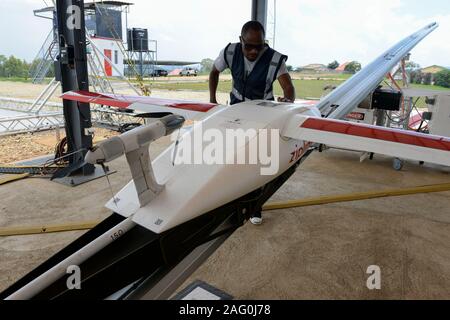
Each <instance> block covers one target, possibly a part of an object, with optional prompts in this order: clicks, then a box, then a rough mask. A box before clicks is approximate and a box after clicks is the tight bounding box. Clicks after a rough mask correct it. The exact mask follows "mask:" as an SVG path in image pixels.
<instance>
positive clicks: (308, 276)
mask: <svg viewBox="0 0 450 320" xmlns="http://www.w3.org/2000/svg"><path fill="white" fill-rule="evenodd" d="M168 142H169V139H168V138H164V139H161V140H159V141H157V142H156V143H155V144H153V145H152V147H151V155H152V156H155V155H156V154H158V153H159V152H160V151H162V150H163V149H164V148H165V147H166V146H167V145H168ZM358 159H359V154H358V153H353V152H347V151H340V150H328V151H326V152H324V153H316V154H313V155H311V156H310V158H309V159H307V160H306V162H305V163H304V164H303V165H302V166H301V167H300V168H299V170H298V172H297V173H296V174H295V175H294V176H293V177H291V179H290V180H289V181H288V182H287V183H286V184H285V185H284V186H283V187H282V188H281V189H280V190H279V191H278V192H277V193H276V194H275V195H274V196H273V198H272V199H271V200H290V199H296V198H302V197H310V196H318V195H325V194H343V193H349V192H360V191H370V190H374V189H376V190H378V189H390V188H395V187H410V186H417V185H426V184H435V183H444V182H449V180H450V179H449V173H448V172H442V171H440V170H436V169H434V168H429V167H420V166H418V165H416V164H411V163H407V164H406V165H405V167H404V169H403V171H400V172H397V171H394V170H393V169H392V166H391V159H390V158H386V157H381V156H377V155H376V156H375V159H374V160H373V161H366V162H363V163H359V162H358ZM110 167H111V169H112V170H117V171H118V173H116V174H113V175H112V176H110V180H111V183H112V187H113V190H114V191H118V190H119V189H120V188H121V187H122V186H123V185H125V184H126V183H127V182H128V180H129V179H130V174H129V171H128V168H127V165H126V162H125V159H123V158H122V159H117V160H115V161H114V162H112V163H111V164H110ZM110 196H111V193H110V190H109V188H108V186H107V182H106V180H104V179H99V180H95V181H92V182H89V183H87V184H85V185H81V186H79V187H76V188H71V187H66V186H62V185H60V184H57V183H52V182H49V181H48V180H44V179H39V178H30V179H25V180H21V181H17V182H14V183H11V184H9V185H5V186H2V187H0V199H1V201H0V227H7V226H28V225H41V224H58V223H67V222H71V221H72V222H75V221H77V222H78V221H87V220H94V219H100V218H104V217H106V216H108V215H109V211H108V210H107V209H105V208H104V207H103V204H104V203H105V202H106V201H107V200H108V199H109V198H110ZM263 216H264V223H263V224H262V225H261V226H258V227H257V226H253V225H251V224H246V225H245V226H243V227H242V228H240V229H239V230H237V231H236V232H235V233H234V234H233V235H232V236H231V237H230V238H229V239H228V240H227V241H226V242H225V243H224V244H223V245H222V246H221V247H220V248H219V249H218V250H217V251H216V252H215V253H214V254H213V255H212V256H211V257H210V258H209V259H208V260H207V261H206V263H205V264H203V265H202V266H201V267H200V268H199V269H198V270H197V271H196V272H195V273H194V274H193V275H192V276H191V277H190V278H189V279H188V280H187V281H186V282H185V283H184V284H183V285H181V286H180V290H181V289H182V288H185V287H186V286H187V285H189V284H190V283H192V282H193V281H195V280H197V279H198V280H202V281H204V282H206V283H209V284H210V285H212V286H214V287H216V288H218V289H220V290H222V291H224V292H227V293H229V294H230V295H232V296H233V297H234V298H235V299H383V298H387V299H412V298H419V299H431V298H441V299H448V298H450V294H449V292H450V192H441V193H433V194H420V195H414V196H403V197H395V198H383V199H373V200H366V201H358V202H348V203H339V204H329V205H323V206H314V207H304V208H296V209H284V210H277V211H271V212H267V213H264V214H263ZM82 233H83V231H76V232H65V233H54V234H43V235H32V236H15V237H3V238H0V290H2V289H4V288H6V287H8V286H9V285H10V284H12V283H13V282H14V281H16V280H17V279H18V278H20V277H21V276H23V275H24V274H26V273H27V272H28V271H30V270H31V269H33V268H34V267H35V266H37V265H38V264H39V263H41V262H43V261H44V260H46V259H47V258H48V257H49V256H51V255H52V254H53V253H55V252H56V251H58V250H59V249H61V248H62V247H64V246H65V245H66V244H67V243H69V242H71V241H72V240H74V239H75V238H77V237H79V236H80V235H81V234H82ZM370 265H378V266H379V267H380V268H381V290H373V291H370V290H368V289H367V287H366V281H367V278H368V277H369V274H367V273H366V270H367V267H368V266H370Z"/></svg>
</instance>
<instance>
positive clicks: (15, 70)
mask: <svg viewBox="0 0 450 320" xmlns="http://www.w3.org/2000/svg"><path fill="white" fill-rule="evenodd" d="M2 66H3V67H2V69H3V70H2V71H3V76H4V77H26V76H27V75H28V64H27V63H26V61H25V60H20V59H18V58H16V57H14V56H10V57H9V58H8V59H6V60H5V61H4V62H3V63H2Z"/></svg>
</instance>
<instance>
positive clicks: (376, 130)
mask: <svg viewBox="0 0 450 320" xmlns="http://www.w3.org/2000/svg"><path fill="white" fill-rule="evenodd" d="M300 127H301V128H307V129H315V130H320V131H327V132H334V133H340V134H348V135H352V136H357V137H363V138H370V139H377V140H384V141H391V142H396V143H403V144H409V145H415V146H419V147H424V148H431V149H438V150H444V151H450V139H448V138H445V137H438V136H433V135H426V134H422V133H417V132H402V131H399V130H395V129H389V128H382V127H374V126H370V125H364V124H354V123H350V122H342V121H337V120H331V119H326V120H325V119H319V118H308V119H306V120H305V122H303V123H302V124H301V125H300Z"/></svg>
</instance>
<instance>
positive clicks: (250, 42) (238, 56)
mask: <svg viewBox="0 0 450 320" xmlns="http://www.w3.org/2000/svg"><path fill="white" fill-rule="evenodd" d="M264 39H265V31H264V27H263V26H262V25H261V23H259V22H258V21H249V22H247V23H246V24H244V26H243V27H242V31H241V36H240V37H239V40H240V42H238V43H230V44H228V45H227V46H226V47H225V49H223V50H222V51H221V52H220V54H219V56H218V57H217V59H216V60H215V61H214V65H213V68H212V71H211V73H210V74H209V94H210V102H211V103H217V98H216V92H217V85H218V83H219V74H220V73H221V72H222V71H224V70H225V69H227V68H228V69H230V70H231V75H232V77H233V86H232V90H231V93H230V104H236V103H240V102H243V101H246V100H274V95H273V83H274V81H275V80H277V79H278V81H279V83H280V85H281V88H282V89H283V94H284V96H283V97H279V98H278V101H279V102H294V100H295V89H294V86H293V84H292V80H291V77H290V75H289V73H288V71H287V68H286V60H287V56H285V55H282V54H281V53H279V52H277V51H275V50H273V49H272V48H270V47H269V46H268V45H267V44H266V43H265V41H264ZM257 211H258V212H257V213H255V214H254V215H253V217H251V219H250V221H251V222H252V223H253V224H257V225H259V224H261V223H262V216H261V210H257Z"/></svg>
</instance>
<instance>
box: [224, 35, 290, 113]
mask: <svg viewBox="0 0 450 320" xmlns="http://www.w3.org/2000/svg"><path fill="white" fill-rule="evenodd" d="M266 46H267V45H266ZM287 58H288V57H287V56H285V55H282V54H281V53H279V52H277V51H275V50H273V49H272V48H270V47H269V46H267V50H266V51H264V53H263V55H262V56H261V57H260V58H259V60H258V61H257V62H256V64H255V66H254V67H253V70H252V72H250V74H248V75H247V74H246V72H245V65H244V54H243V52H242V45H241V44H240V43H230V44H228V45H227V46H226V48H225V50H224V59H225V62H226V64H227V66H228V68H229V69H230V70H231V75H232V76H233V86H232V90H231V93H230V104H236V103H239V102H243V101H245V100H274V97H273V82H274V81H275V80H276V76H277V73H278V70H280V67H281V64H282V62H283V61H286V60H287Z"/></svg>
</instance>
